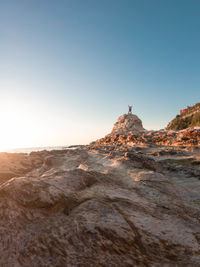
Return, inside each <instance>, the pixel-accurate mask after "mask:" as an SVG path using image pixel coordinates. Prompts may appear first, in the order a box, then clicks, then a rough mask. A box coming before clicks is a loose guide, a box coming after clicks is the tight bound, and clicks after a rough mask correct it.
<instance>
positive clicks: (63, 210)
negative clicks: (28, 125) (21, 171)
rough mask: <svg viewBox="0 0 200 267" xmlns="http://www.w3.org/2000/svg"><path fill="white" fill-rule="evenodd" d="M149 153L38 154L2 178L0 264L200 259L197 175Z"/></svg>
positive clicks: (194, 262) (87, 150) (184, 262)
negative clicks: (35, 163) (32, 164)
mask: <svg viewBox="0 0 200 267" xmlns="http://www.w3.org/2000/svg"><path fill="white" fill-rule="evenodd" d="M150 152H153V151H151V150H149V152H148V153H150ZM148 153H147V152H146V155H144V154H143V153H141V152H140V153H139V152H137V151H136V150H132V151H129V152H123V150H122V151H114V150H112V151H109V150H105V151H104V152H103V151H101V150H98V149H96V150H94V149H93V148H92V147H90V146H88V147H83V148H78V149H77V150H66V151H62V152H59V151H51V152H38V153H36V154H34V157H35V158H38V159H39V158H40V161H42V162H43V164H42V165H41V164H39V167H38V168H36V169H35V170H32V171H31V172H30V173H28V174H25V175H23V176H21V177H13V178H11V179H10V178H8V179H7V181H5V180H4V182H3V183H2V184H1V185H0V218H1V220H0V235H1V239H0V256H1V257H0V266H16V267H19V266H20V267H21V266H33V267H35V266H91V267H92V266H99V267H100V266H152V267H153V266H199V262H200V206H199V190H200V182H199V180H198V178H197V177H196V178H195V177H190V179H186V177H187V176H186V174H185V173H184V172H183V173H182V175H181V177H179V176H178V175H177V172H170V170H169V169H168V168H165V167H164V166H165V164H166V163H164V162H160V163H159V162H157V160H156V157H157V156H150V154H149V155H148ZM184 153H185V152H184ZM152 155H153V154H152ZM28 157H33V155H30V156H28ZM12 160H13V159H12ZM15 160H16V159H14V160H13V163H14V161H15ZM166 166H167V165H166ZM187 175H188V174H187ZM190 176H191V174H190Z"/></svg>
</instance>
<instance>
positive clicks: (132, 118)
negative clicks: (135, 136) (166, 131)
mask: <svg viewBox="0 0 200 267" xmlns="http://www.w3.org/2000/svg"><path fill="white" fill-rule="evenodd" d="M130 131H134V132H140V131H144V128H143V126H142V121H141V120H140V119H139V118H138V117H137V116H136V115H134V114H124V115H122V116H120V117H119V118H118V120H117V122H116V123H115V124H114V127H113V129H112V133H118V134H119V133H120V134H121V133H126V132H130Z"/></svg>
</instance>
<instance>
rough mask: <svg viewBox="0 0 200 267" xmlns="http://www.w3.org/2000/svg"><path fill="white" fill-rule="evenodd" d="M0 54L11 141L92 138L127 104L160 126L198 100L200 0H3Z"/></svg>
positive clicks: (0, 100) (0, 101)
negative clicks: (19, 138)
mask: <svg viewBox="0 0 200 267" xmlns="http://www.w3.org/2000/svg"><path fill="white" fill-rule="evenodd" d="M0 59H1V60H0V106H1V107H0V109H1V110H0V112H1V118H2V116H3V117H4V120H2V121H0V125H1V128H3V129H4V132H5V134H4V135H5V136H7V132H6V129H7V131H9V133H10V131H11V130H12V129H13V132H18V133H19V134H18V135H20V136H21V142H20V143H17V141H16V146H37V145H38V146H41V145H44V146H45V145H64V144H72V143H87V142H90V141H92V140H95V139H96V138H99V137H102V136H104V135H105V134H107V133H108V132H109V131H110V130H111V128H112V125H113V123H114V122H115V121H116V119H117V117H118V116H119V115H121V114H123V113H126V112H127V105H128V104H133V106H134V108H133V110H134V113H135V114H137V115H138V116H139V117H140V118H141V119H142V121H143V125H144V127H145V128H147V129H159V128H164V127H165V126H166V124H167V123H168V122H169V120H171V119H172V118H173V117H174V116H175V115H176V114H177V113H178V111H179V109H181V108H184V107H185V106H186V105H193V104H195V103H196V102H199V101H200V1H199V0H187V1H186V0H84V1H83V0H28V1H27V0H1V1H0ZM8 107H9V108H8ZM7 113H8V119H7V120H5V118H7V117H6V115H5V114H7ZM20 114H21V115H20ZM12 115H13V116H12ZM8 124H9V125H8ZM12 125H14V126H13V128H12V127H11V126H12ZM26 125H27V127H25V126H26ZM25 129H26V130H25ZM33 129H34V136H31V133H32V132H33ZM12 134H13V133H12ZM23 135H24V136H23ZM9 137H10V138H12V135H11V134H10V135H9ZM29 137H30V138H29ZM23 140H25V141H24V142H23ZM12 146H15V142H14V141H13V144H12Z"/></svg>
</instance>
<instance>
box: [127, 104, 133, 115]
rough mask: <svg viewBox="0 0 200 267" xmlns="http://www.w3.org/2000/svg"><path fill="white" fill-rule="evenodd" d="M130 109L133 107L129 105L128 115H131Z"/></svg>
mask: <svg viewBox="0 0 200 267" xmlns="http://www.w3.org/2000/svg"><path fill="white" fill-rule="evenodd" d="M132 107H133V106H129V105H128V114H132Z"/></svg>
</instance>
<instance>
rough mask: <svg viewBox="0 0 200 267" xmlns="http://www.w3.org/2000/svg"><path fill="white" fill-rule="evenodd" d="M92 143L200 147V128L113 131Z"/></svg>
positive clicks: (98, 144) (99, 144)
mask: <svg viewBox="0 0 200 267" xmlns="http://www.w3.org/2000/svg"><path fill="white" fill-rule="evenodd" d="M91 145H93V146H95V145H97V146H101V145H103V146H104V145H113V146H122V145H128V146H131V147H132V146H134V145H141V146H149V145H157V146H177V147H178V146H186V147H200V129H192V128H191V129H185V130H181V131H172V130H170V131H168V130H160V131H145V132H136V131H133V132H131V131H130V132H124V133H120V134H119V133H114V132H113V133H111V134H108V135H106V136H105V137H104V138H101V139H99V140H97V141H95V142H93V143H91Z"/></svg>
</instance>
